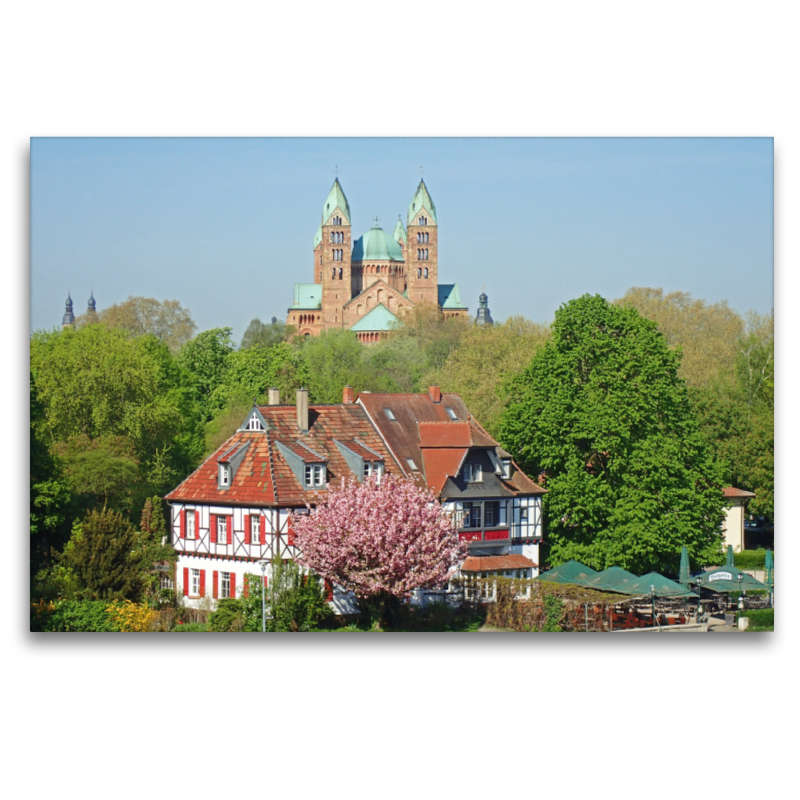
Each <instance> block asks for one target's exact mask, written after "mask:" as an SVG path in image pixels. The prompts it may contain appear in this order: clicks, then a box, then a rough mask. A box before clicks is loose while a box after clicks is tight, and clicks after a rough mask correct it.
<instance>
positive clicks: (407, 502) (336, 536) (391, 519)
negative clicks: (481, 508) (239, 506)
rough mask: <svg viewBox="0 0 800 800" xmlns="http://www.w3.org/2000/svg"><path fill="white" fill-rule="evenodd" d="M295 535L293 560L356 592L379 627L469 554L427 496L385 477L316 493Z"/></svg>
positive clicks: (406, 483) (449, 521)
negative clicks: (411, 594) (395, 608)
mask: <svg viewBox="0 0 800 800" xmlns="http://www.w3.org/2000/svg"><path fill="white" fill-rule="evenodd" d="M294 532H295V543H296V545H297V547H298V549H299V550H300V553H301V555H300V556H299V557H298V559H297V560H298V562H299V563H301V564H303V565H304V566H306V567H309V568H310V569H311V570H313V572H315V573H316V574H317V575H320V576H321V577H323V578H325V579H327V580H329V581H333V582H334V583H337V584H339V585H340V586H341V587H343V588H344V589H346V590H348V591H352V592H354V593H355V595H356V597H358V599H359V602H360V604H361V606H362V608H365V610H366V611H367V612H368V613H369V615H370V619H371V621H373V622H375V621H377V622H378V623H379V624H383V623H384V622H385V619H386V614H387V611H388V610H389V609H390V608H391V607H392V606H393V605H396V604H397V603H398V602H399V600H400V599H401V598H403V597H405V596H407V595H408V594H409V592H411V591H412V590H413V589H417V588H420V589H433V588H437V587H440V586H442V584H444V583H445V582H446V581H447V579H448V577H449V576H450V575H451V573H452V572H453V571H454V569H455V567H456V566H457V565H458V564H459V563H460V562H461V561H463V560H464V558H465V557H466V554H467V545H466V544H465V543H464V542H460V541H459V540H458V534H457V533H456V530H455V527H454V524H453V521H452V519H451V518H450V516H449V514H448V513H447V512H445V511H444V510H443V509H442V507H441V506H440V505H439V503H438V502H437V500H436V497H435V495H434V494H433V493H432V492H431V491H428V490H425V489H419V488H418V487H417V486H416V485H415V484H414V482H413V481H410V480H407V479H400V478H395V477H393V476H387V475H384V476H383V477H382V478H381V480H380V482H378V481H377V480H376V478H375V477H371V478H368V479H366V480H365V481H364V482H363V483H361V484H359V483H358V482H357V481H356V480H355V479H349V480H346V481H344V482H343V484H342V486H341V487H339V488H337V489H332V490H330V491H328V492H327V493H326V494H325V495H320V498H319V501H318V503H317V506H316V509H314V510H313V511H312V512H311V513H310V514H308V515H304V516H297V517H295V518H294Z"/></svg>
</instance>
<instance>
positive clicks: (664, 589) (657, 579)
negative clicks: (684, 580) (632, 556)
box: [625, 572, 697, 597]
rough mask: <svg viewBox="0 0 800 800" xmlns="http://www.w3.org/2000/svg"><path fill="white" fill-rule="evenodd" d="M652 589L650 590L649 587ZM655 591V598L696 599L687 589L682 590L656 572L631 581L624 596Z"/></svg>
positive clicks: (648, 593) (647, 593)
mask: <svg viewBox="0 0 800 800" xmlns="http://www.w3.org/2000/svg"><path fill="white" fill-rule="evenodd" d="M651 586H652V587H653V588H652V589H651V588H650V587H651ZM654 590H655V596H656V597H697V595H696V594H695V593H694V592H692V591H691V590H689V589H686V588H684V587H683V586H681V585H680V584H679V583H675V581H671V580H670V579H669V578H665V577H664V576H663V575H659V574H658V573H657V572H648V573H647V575H642V577H641V578H637V579H636V580H635V581H631V582H630V584H629V585H628V588H627V589H626V590H625V593H626V594H637V595H645V594H646V595H650V594H653V591H654Z"/></svg>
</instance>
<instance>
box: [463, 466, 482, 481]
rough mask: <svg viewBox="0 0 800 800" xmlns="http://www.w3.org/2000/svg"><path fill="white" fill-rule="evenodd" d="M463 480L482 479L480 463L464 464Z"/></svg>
mask: <svg viewBox="0 0 800 800" xmlns="http://www.w3.org/2000/svg"><path fill="white" fill-rule="evenodd" d="M464 480H465V481H466V482H467V483H480V482H481V481H482V480H483V473H482V472H481V465H480V464H464Z"/></svg>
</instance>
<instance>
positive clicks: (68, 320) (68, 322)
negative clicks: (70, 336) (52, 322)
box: [61, 292, 75, 330]
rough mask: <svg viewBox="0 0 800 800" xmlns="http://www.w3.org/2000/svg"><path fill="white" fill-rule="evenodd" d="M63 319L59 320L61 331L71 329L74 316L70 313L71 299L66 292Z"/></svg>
mask: <svg viewBox="0 0 800 800" xmlns="http://www.w3.org/2000/svg"><path fill="white" fill-rule="evenodd" d="M65 312H66V313H65V314H64V318H63V319H62V320H61V328H62V330H63V329H65V328H72V327H73V326H74V325H75V315H74V314H73V313H72V297H71V296H70V293H69V292H67V305H66V309H65Z"/></svg>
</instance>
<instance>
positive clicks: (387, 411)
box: [383, 408, 397, 422]
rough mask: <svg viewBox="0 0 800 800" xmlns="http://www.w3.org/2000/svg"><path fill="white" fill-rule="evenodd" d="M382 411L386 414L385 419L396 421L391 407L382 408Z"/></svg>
mask: <svg viewBox="0 0 800 800" xmlns="http://www.w3.org/2000/svg"><path fill="white" fill-rule="evenodd" d="M383 413H384V414H386V419H388V420H389V422H397V417H395V415H394V414H393V413H392V409H391V408H384V409H383Z"/></svg>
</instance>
